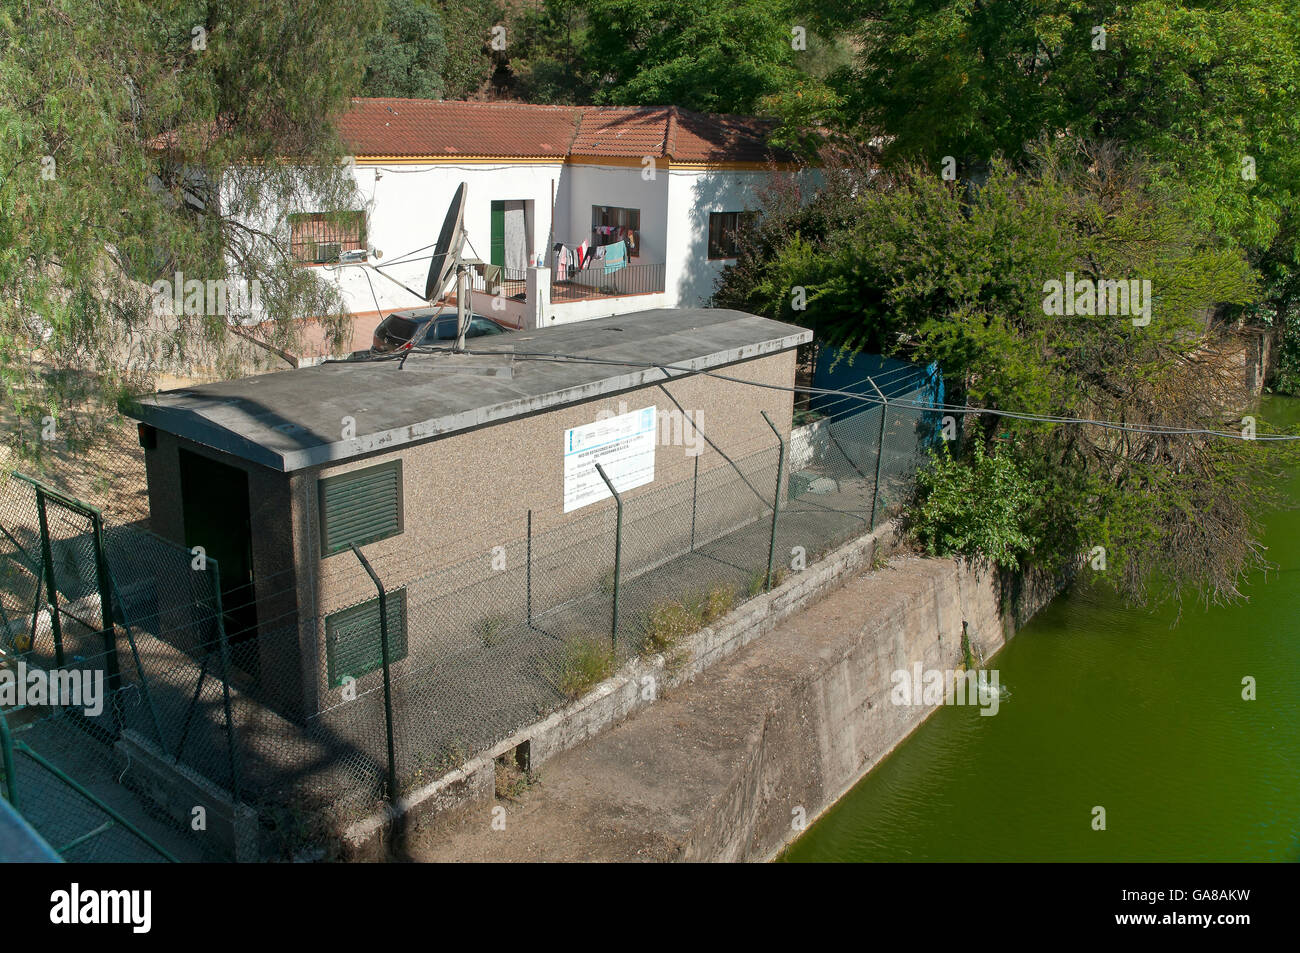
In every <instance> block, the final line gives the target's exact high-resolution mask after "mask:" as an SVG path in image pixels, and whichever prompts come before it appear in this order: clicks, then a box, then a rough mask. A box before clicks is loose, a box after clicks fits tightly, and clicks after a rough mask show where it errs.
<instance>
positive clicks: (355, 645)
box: [325, 589, 406, 687]
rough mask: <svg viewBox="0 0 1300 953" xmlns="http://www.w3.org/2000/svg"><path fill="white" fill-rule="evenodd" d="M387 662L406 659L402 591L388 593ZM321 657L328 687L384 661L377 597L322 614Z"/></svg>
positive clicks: (367, 670) (371, 668) (374, 668)
mask: <svg viewBox="0 0 1300 953" xmlns="http://www.w3.org/2000/svg"><path fill="white" fill-rule="evenodd" d="M387 602H388V661H389V662H390V663H392V662H399V661H401V660H402V659H404V658H406V590H405V589H398V590H395V591H394V592H390V593H388V597H387ZM325 656H326V659H327V662H328V669H329V680H330V685H331V686H332V687H337V686H339V685H342V684H343V679H344V678H345V677H347V676H349V675H351V676H352V677H353V678H360V677H361V676H362V675H365V674H366V673H367V672H373V671H375V670H376V669H378V668H380V667H382V666H383V664H384V654H383V649H382V648H381V646H380V638H379V599H378V597H376V598H374V599H371V600H370V601H369V602H363V603H361V605H357V606H352V607H351V608H350V609H344V610H342V611H341V612H335V613H334V614H333V615H327V616H326V617H325Z"/></svg>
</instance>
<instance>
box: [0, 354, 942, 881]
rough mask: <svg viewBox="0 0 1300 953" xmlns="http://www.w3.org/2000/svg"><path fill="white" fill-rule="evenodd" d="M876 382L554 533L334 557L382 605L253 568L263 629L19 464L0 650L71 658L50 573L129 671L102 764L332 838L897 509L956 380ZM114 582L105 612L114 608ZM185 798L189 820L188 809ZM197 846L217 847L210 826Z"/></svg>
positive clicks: (169, 556) (84, 648)
mask: <svg viewBox="0 0 1300 953" xmlns="http://www.w3.org/2000/svg"><path fill="white" fill-rule="evenodd" d="M881 384H883V386H881ZM862 385H863V386H862V388H860V389H853V390H847V389H842V390H840V391H837V392H835V393H828V394H826V395H824V396H825V398H826V399H825V400H823V401H822V402H821V404H820V406H818V407H816V408H814V409H815V411H816V412H817V413H816V419H814V420H811V421H810V422H807V423H804V424H802V425H801V426H798V427H796V428H794V430H793V431H792V432H791V433H790V435H789V436H788V437H782V436H781V435H780V433H781V430H782V428H779V427H778V426H776V423H775V422H773V421H769V422H768V423H769V424H770V425H771V427H772V435H771V438H770V439H768V440H764V441H762V442H760V443H758V444H755V445H751V446H744V447H720V446H718V445H716V444H715V443H714V442H713V441H712V440H710V439H709V435H708V434H702V435H701V436H702V437H703V440H701V441H698V445H697V446H692V448H691V451H690V452H694V451H695V450H698V451H699V452H698V453H696V454H695V455H694V458H693V460H692V461H691V464H690V471H691V476H690V477H689V478H687V479H682V480H677V481H675V482H672V483H666V484H660V483H656V484H650V485H649V486H646V487H641V488H638V489H637V490H635V491H631V492H627V493H624V494H621V495H620V497H619V498H612V499H609V500H606V501H605V502H603V503H598V504H593V505H591V507H590V510H589V512H587V513H586V514H583V515H576V514H575V515H572V516H570V517H568V518H566V520H565V521H564V523H563V524H562V525H560V526H559V527H555V528H551V529H548V530H546V531H544V532H538V531H535V530H534V525H533V524H534V514H533V513H531V512H528V511H523V512H520V513H518V514H513V515H511V514H506V517H507V520H506V521H507V523H509V522H510V520H513V521H514V523H513V529H512V530H511V531H510V532H506V533H503V534H502V536H503V539H502V540H501V541H499V542H497V543H496V544H495V545H492V546H491V547H490V548H488V549H487V550H486V551H485V552H483V554H482V555H479V556H476V557H474V558H472V559H468V560H465V561H463V562H460V563H457V564H455V565H451V566H447V567H443V568H439V569H437V570H436V571H433V572H430V573H427V574H424V575H422V576H419V577H418V578H415V579H410V580H408V581H406V582H404V583H403V584H402V585H400V586H394V585H392V582H391V580H388V581H386V580H385V578H384V577H385V576H386V575H390V576H391V575H394V574H395V573H393V572H392V569H391V566H388V567H386V566H384V565H382V564H381V565H379V566H377V567H375V568H374V569H373V572H374V576H371V577H370V579H367V574H368V573H369V572H371V567H370V566H369V564H368V563H366V562H364V561H363V560H361V559H356V557H354V556H353V555H350V554H341V555H339V556H338V557H336V558H337V559H340V560H354V561H355V563H356V565H355V572H356V579H357V580H365V581H366V584H367V585H372V582H371V580H377V581H378V582H379V585H380V587H383V591H384V603H385V612H384V614H383V615H382V618H381V615H380V613H379V611H378V588H375V589H374V590H373V591H374V592H375V595H374V596H368V597H367V598H365V599H361V600H359V601H357V602H355V603H353V604H351V605H347V606H344V607H342V608H333V607H331V610H330V611H329V612H328V613H317V612H315V611H314V610H313V608H312V606H313V603H312V602H311V601H310V600H309V599H304V597H303V592H302V590H301V588H300V582H298V581H295V579H294V577H293V573H292V571H291V570H289V569H286V570H284V572H283V577H284V578H283V579H278V578H275V577H272V578H270V579H266V578H262V579H259V580H258V587H259V588H258V596H257V602H258V606H259V616H258V622H257V627H256V631H255V632H254V633H252V636H251V637H249V634H248V633H245V634H244V635H243V636H240V637H233V636H232V634H231V633H233V632H234V631H235V630H234V628H233V627H232V626H231V624H230V620H231V619H232V618H234V617H236V616H237V615H238V613H239V610H240V609H242V608H243V607H242V606H240V605H231V604H223V602H222V588H221V584H220V568H219V566H217V564H216V562H215V561H214V560H207V561H206V562H205V561H204V560H202V559H198V560H196V557H195V555H194V554H193V553H192V552H191V551H189V550H186V549H184V548H181V547H178V546H175V545H174V544H171V543H168V542H166V541H164V540H162V539H160V538H158V537H155V536H152V535H151V534H147V533H142V532H140V531H138V530H135V529H130V528H126V527H109V528H106V529H105V528H102V527H99V526H98V524H97V523H96V519H95V518H94V516H93V513H92V514H91V515H89V516H87V513H88V512H89V511H88V510H86V511H85V512H83V511H80V510H77V509H76V508H75V507H73V508H70V507H66V506H60V507H58V513H57V515H56V516H54V518H53V519H51V514H50V512H48V511H47V513H46V515H45V522H44V528H42V517H41V513H40V508H41V501H42V499H45V494H44V491H40V492H36V491H37V490H39V488H35V487H33V486H32V485H30V484H23V483H21V482H17V481H11V483H10V484H9V485H8V487H6V488H5V492H4V493H3V494H0V529H3V534H2V535H0V540H2V541H3V544H4V545H3V548H2V549H0V573H2V574H3V575H0V581H2V582H3V586H2V587H0V607H3V609H4V611H5V617H4V619H3V620H0V622H2V623H3V626H4V629H3V632H2V633H0V637H2V638H3V648H4V650H5V652H6V656H7V658H8V659H10V660H12V659H15V658H23V659H25V660H28V661H31V662H32V663H34V664H40V665H42V666H46V667H57V666H58V664H59V661H58V659H57V658H56V657H55V655H54V631H53V626H52V621H51V620H52V619H54V618H55V617H59V616H60V610H56V611H51V610H50V607H49V605H48V603H49V602H50V592H51V591H52V592H53V593H54V594H55V595H56V596H57V597H58V598H60V599H61V600H62V602H61V604H60V605H61V608H62V607H63V606H66V607H70V608H68V609H67V611H68V612H69V613H71V612H72V611H73V609H74V608H77V609H80V610H81V611H82V612H84V613H85V618H84V619H83V620H82V621H81V622H80V623H79V624H80V626H81V628H76V627H75V625H74V624H71V623H70V624H69V626H68V627H67V632H66V634H65V635H63V636H62V639H63V664H65V665H67V664H76V665H81V664H87V665H95V666H99V667H103V668H105V669H107V668H108V667H109V666H110V665H111V666H114V667H115V668H114V670H115V671H116V672H117V673H118V674H117V675H116V679H115V681H114V685H115V688H114V689H113V690H112V691H111V692H110V695H111V698H112V704H111V705H110V706H109V711H110V715H109V716H108V717H109V718H110V721H108V722H105V724H107V725H109V727H111V729H112V730H111V733H110V736H108V737H92V736H91V735H90V734H87V733H85V732H82V733H81V734H82V735H85V737H86V739H87V740H86V741H85V742H84V744H86V745H90V744H97V745H99V748H100V753H101V755H102V757H101V758H100V759H99V760H100V761H101V762H103V763H105V764H108V763H111V764H113V765H114V766H121V765H125V767H123V768H119V770H121V775H120V777H119V779H118V780H119V781H121V782H122V783H124V784H128V785H129V784H132V783H133V782H135V784H134V786H135V787H136V788H137V789H138V790H141V791H143V792H144V794H145V795H147V797H146V800H150V799H151V800H152V801H153V802H154V804H153V806H154V808H155V811H154V813H155V814H159V813H161V814H167V813H168V812H167V810H162V811H161V812H160V811H159V810H157V808H158V807H159V802H164V801H166V796H165V794H160V793H159V791H158V789H159V787H160V786H161V784H162V782H160V781H158V776H159V775H163V774H166V773H167V772H171V773H173V774H175V775H178V776H182V777H183V778H184V779H185V781H186V783H188V784H190V785H191V786H194V787H196V788H198V789H202V790H205V791H208V792H209V793H212V794H213V796H214V797H219V798H224V799H226V800H228V801H230V802H232V803H236V804H238V803H243V804H247V805H250V806H251V807H252V808H253V809H254V811H255V812H256V820H257V822H258V826H259V828H260V835H261V836H262V837H263V838H264V839H267V838H269V839H270V840H271V841H272V842H273V843H275V845H276V846H277V847H278V848H280V849H288V850H291V849H293V848H294V847H296V846H307V845H310V844H312V843H318V842H319V837H320V833H321V830H322V827H323V826H324V825H325V824H326V823H328V826H330V827H332V828H334V829H337V828H338V827H339V825H340V824H345V823H347V822H348V821H351V820H356V819H359V818H361V817H364V816H368V815H370V814H372V813H373V812H374V811H375V810H376V809H377V808H378V806H379V802H380V801H382V800H383V799H384V798H387V797H392V796H393V795H394V794H407V793H410V792H411V791H412V790H413V789H414V788H415V787H416V786H418V785H420V784H422V783H426V782H428V781H432V780H434V779H436V778H438V777H441V776H442V775H444V774H445V773H446V772H448V771H449V770H451V769H453V768H455V767H457V766H459V765H461V764H463V763H464V762H465V761H467V760H469V759H470V758H471V757H472V756H474V755H475V754H477V753H480V752H483V751H485V750H487V749H489V748H490V747H492V746H493V745H494V744H496V743H498V742H500V741H502V740H504V739H505V738H507V737H509V736H510V735H511V734H512V733H514V732H516V731H518V730H519V729H521V728H523V727H525V726H527V725H529V724H531V723H533V722H536V721H538V720H539V719H541V718H543V717H545V716H546V715H547V714H549V713H551V712H554V711H556V710H557V709H559V708H560V707H562V706H563V705H564V704H566V703H567V702H568V701H570V700H572V699H575V698H577V697H579V696H581V695H582V694H583V693H585V692H586V691H587V690H588V689H589V688H591V687H593V686H594V685H595V684H597V683H598V682H599V681H601V680H602V679H603V678H605V677H607V676H608V675H610V674H612V672H613V671H614V670H616V668H617V667H618V666H619V665H620V664H621V663H623V662H624V661H626V660H627V659H629V658H631V657H633V656H635V655H638V654H646V653H666V654H669V655H670V656H671V653H672V652H673V651H674V647H675V645H676V644H677V643H678V642H679V640H680V639H681V638H682V637H683V636H685V635H688V634H689V633H691V632H693V631H696V630H698V629H700V628H702V627H704V626H707V625H709V624H711V623H712V622H714V621H715V620H717V619H719V618H721V617H722V616H724V615H726V614H727V613H728V612H729V611H730V610H731V609H732V608H733V607H735V606H736V605H738V604H740V603H741V602H743V601H744V600H746V599H748V598H751V597H753V596H756V595H758V594H759V593H761V592H764V591H766V590H767V589H769V588H771V587H773V586H775V585H777V584H779V583H780V582H781V581H782V580H783V579H784V578H785V577H786V575H788V574H789V573H791V572H798V571H800V570H801V569H803V568H804V567H806V566H808V565H811V564H812V563H813V562H814V561H815V560H816V559H817V558H818V557H819V556H821V555H822V554H824V553H825V552H827V551H829V550H830V549H832V548H834V547H836V546H838V545H840V544H842V543H843V542H845V541H847V540H849V539H851V538H854V537H856V536H860V535H862V534H864V533H866V532H869V531H870V530H871V529H873V528H874V527H875V526H878V525H880V524H881V523H882V522H883V521H884V520H886V519H888V518H890V517H891V516H893V515H895V514H896V513H897V512H898V510H899V508H900V507H901V506H902V505H903V503H904V502H905V500H906V497H907V494H908V493H909V492H910V487H911V484H912V476H913V474H914V472H915V470H916V468H917V466H919V465H920V464H921V462H922V461H923V460H924V459H925V450H926V448H927V446H928V445H929V444H931V443H933V442H935V441H937V440H938V439H939V434H940V429H941V427H942V418H941V417H940V414H939V412H938V411H937V410H935V409H934V408H935V407H936V406H938V403H937V401H938V395H937V392H936V390H935V388H934V382H933V380H932V379H931V378H929V377H926V376H924V375H922V376H921V377H917V376H916V375H913V376H911V377H907V378H903V377H898V378H895V379H894V380H892V381H891V380H884V381H881V382H880V383H877V382H876V381H863V382H862ZM868 385H870V386H869V387H868ZM46 502H47V503H48V499H46ZM84 520H89V521H90V522H89V524H87V523H85V522H84ZM87 547H89V548H88V549H87ZM46 549H48V551H45V550H46ZM87 567H90V568H89V569H88V568H87ZM97 567H102V571H100V569H99V568H97ZM87 573H89V574H87ZM51 578H52V579H53V589H52V590H51V588H50V585H49V580H50V579H51ZM386 583H387V584H386ZM268 592H276V593H277V594H283V595H286V596H287V597H288V598H290V608H288V609H286V610H285V611H283V612H270V613H268V612H267V611H266V606H267V605H268V604H276V605H280V604H283V603H282V602H274V600H271V602H270V603H268V599H267V596H266V594H267V593H268ZM227 595H228V594H227ZM244 598H251V596H249V595H245V596H244ZM105 601H107V602H108V604H110V606H111V611H110V613H109V614H108V615H104V614H103V613H98V614H97V612H98V607H99V606H100V604H101V603H103V602H105ZM228 601H229V600H228ZM104 618H109V619H111V621H112V623H114V625H110V626H108V629H107V632H108V634H107V636H106V627H105V624H104V622H103V619H104ZM97 620H98V621H97ZM385 643H386V647H387V651H386V653H385V651H384V647H385ZM385 654H386V655H387V664H385V659H384V656H385ZM111 719H115V721H114V720H111ZM64 721H67V722H69V723H70V722H71V719H67V718H65V719H63V721H60V722H59V724H60V725H61V726H62V724H63V722H64ZM42 730H43V731H46V732H49V733H50V734H54V733H55V731H54V730H53V729H50V728H48V727H47V728H45V729H40V730H38V728H37V727H32V726H23V727H21V728H18V729H16V730H15V733H16V736H18V735H21V733H22V732H30V737H31V738H32V739H33V740H32V741H31V742H30V743H29V748H30V749H31V750H32V751H40V750H41V748H40V745H39V744H38V743H37V742H38V741H41V740H42V739H41V738H40V731H42ZM57 732H58V733H60V737H61V738H63V740H64V741H65V742H66V740H67V737H68V736H66V735H65V734H63V733H64V732H66V728H65V727H59V728H58V729H57ZM101 734H103V733H101ZM46 744H47V746H48V745H50V744H52V742H49V741H48V739H46ZM390 751H391V763H390ZM133 759H134V760H133ZM53 760H54V759H53V758H51V761H53ZM85 770H86V773H87V774H92V773H94V772H92V771H91V770H90V768H89V767H87V768H86V769H85ZM68 773H69V774H71V772H68ZM47 783H48V782H47ZM394 783H395V784H396V787H397V788H398V790H397V791H396V792H394V791H393V790H391V788H392V786H393V784H394ZM97 791H98V789H96V792H97ZM77 797H81V795H77ZM74 800H75V798H74ZM81 800H82V801H85V798H81ZM77 803H80V802H77ZM163 807H164V808H165V807H166V805H163ZM173 808H174V805H173ZM170 817H171V820H172V824H173V828H174V829H175V830H177V831H184V827H185V824H184V818H183V816H182V815H179V814H178V813H177V811H175V810H174V809H173V810H171V811H170ZM35 826H36V827H37V829H38V830H42V827H41V824H39V823H37V824H35ZM83 826H84V825H83ZM42 833H46V831H45V830H42ZM185 833H187V834H188V833H189V832H185ZM76 836H77V835H75V834H73V832H71V831H63V830H54V831H52V832H51V833H50V836H49V838H48V839H50V840H51V842H52V843H54V842H56V841H59V842H66V841H67V840H69V838H70V837H71V838H72V839H75V837H76ZM137 840H138V838H137ZM88 843H89V841H86V842H82V843H79V844H78V846H77V849H78V850H81V851H83V852H84V851H88V850H90V848H89V847H86V846H83V845H84V844H88ZM105 843H108V841H105ZM169 843H171V842H169ZM187 844H191V845H192V846H191V848H190V849H191V852H192V853H194V854H200V855H202V854H211V853H221V852H222V851H221V850H215V849H214V848H213V847H212V844H211V841H210V840H205V839H204V838H202V837H191V838H190V839H189V841H188V842H187ZM185 847H186V844H182V845H180V846H177V847H175V850H174V852H175V853H177V854H184V849H183V848H185Z"/></svg>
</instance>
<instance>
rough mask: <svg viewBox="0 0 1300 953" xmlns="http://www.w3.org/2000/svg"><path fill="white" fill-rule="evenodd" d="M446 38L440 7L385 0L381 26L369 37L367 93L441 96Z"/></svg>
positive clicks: (408, 0)
mask: <svg viewBox="0 0 1300 953" xmlns="http://www.w3.org/2000/svg"><path fill="white" fill-rule="evenodd" d="M446 60H447V41H446V38H445V37H444V36H443V32H442V18H441V17H440V16H439V15H438V12H437V10H435V9H433V8H432V7H429V6H427V5H425V4H423V3H419V2H417V0H386V3H385V11H384V19H383V23H382V26H381V27H380V29H378V30H376V31H375V32H373V33H371V34H370V36H368V37H367V38H366V72H365V77H364V78H363V80H362V84H361V88H362V92H363V93H364V94H365V95H366V96H397V97H406V98H411V99H441V98H442V93H443V88H444V80H443V70H444V69H445V67H446Z"/></svg>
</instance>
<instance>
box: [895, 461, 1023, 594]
mask: <svg viewBox="0 0 1300 953" xmlns="http://www.w3.org/2000/svg"><path fill="white" fill-rule="evenodd" d="M1039 491H1040V488H1039V487H1037V486H1036V485H1035V484H1034V483H1033V482H1032V481H1031V480H1029V479H1027V478H1026V476H1025V474H1024V472H1023V471H1022V470H1021V468H1020V467H1019V466H1018V465H1017V464H1016V462H1015V460H1014V459H1013V458H1012V456H1011V454H1010V452H1008V451H1007V450H1006V448H1005V447H1003V446H1001V445H999V446H997V447H995V448H994V450H993V452H992V453H988V454H986V453H985V452H984V447H983V446H982V445H981V444H979V443H976V444H975V450H974V453H973V454H972V455H971V458H970V459H969V460H954V459H953V458H952V456H951V455H950V454H949V452H948V445H947V444H946V443H945V444H943V450H942V452H941V453H932V455H931V462H930V465H929V466H928V467H923V468H922V469H921V470H920V471H919V472H918V473H917V492H918V504H917V506H916V508H915V510H914V512H913V532H914V533H915V534H916V538H917V540H918V541H919V542H920V543H921V544H922V545H923V546H924V547H925V550H926V552H928V553H929V554H930V555H932V556H964V557H966V558H968V559H975V560H986V561H988V562H990V563H992V564H993V565H995V566H998V567H1000V568H1002V569H1018V568H1019V567H1020V565H1021V564H1022V562H1024V560H1025V558H1026V557H1027V556H1028V555H1029V554H1030V553H1031V552H1032V551H1033V549H1034V546H1035V544H1036V542H1037V540H1036V539H1035V536H1034V532H1033V525H1034V512H1033V510H1034V508H1035V502H1036V500H1037V497H1038V493H1039Z"/></svg>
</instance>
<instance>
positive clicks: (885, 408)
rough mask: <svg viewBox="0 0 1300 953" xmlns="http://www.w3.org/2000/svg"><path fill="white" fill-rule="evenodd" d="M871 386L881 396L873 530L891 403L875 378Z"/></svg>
mask: <svg viewBox="0 0 1300 953" xmlns="http://www.w3.org/2000/svg"><path fill="white" fill-rule="evenodd" d="M867 380H869V381H871V386H872V387H874V388H876V393H877V394H879V395H880V439H879V440H877V441H876V483H875V486H874V487H872V490H871V528H872V529H873V530H874V529H875V528H876V501H877V500H879V499H880V464H881V462H882V461H883V460H884V459H885V421H886V420H887V419H888V417H889V401H888V400H887V399H886V398H885V394H884V392H883V391H881V389H880V387H879V386H878V385H877V384H876V381H875V379H874V378H871V377H868V378H867Z"/></svg>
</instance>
